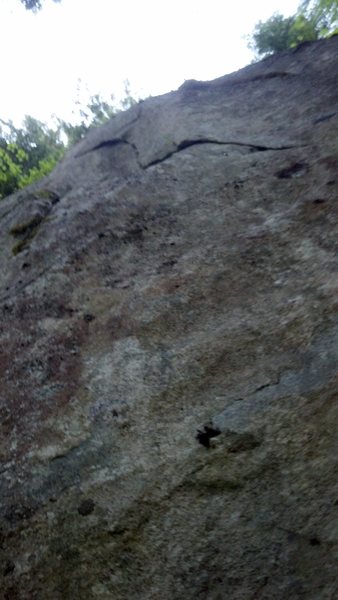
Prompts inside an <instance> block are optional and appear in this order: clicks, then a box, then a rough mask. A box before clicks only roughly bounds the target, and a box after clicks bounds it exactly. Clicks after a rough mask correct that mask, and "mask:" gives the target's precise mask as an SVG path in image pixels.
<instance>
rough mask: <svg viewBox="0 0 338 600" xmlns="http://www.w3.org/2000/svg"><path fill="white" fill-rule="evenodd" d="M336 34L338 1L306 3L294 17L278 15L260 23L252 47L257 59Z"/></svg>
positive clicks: (312, 1)
mask: <svg viewBox="0 0 338 600" xmlns="http://www.w3.org/2000/svg"><path fill="white" fill-rule="evenodd" d="M337 31H338V0H303V1H302V2H301V4H300V5H299V7H298V10H297V13H296V14H295V15H293V16H291V17H283V16H282V15H281V14H278V13H277V14H274V15H273V16H272V17H270V19H268V20H267V21H265V22H261V21H260V22H259V23H257V25H256V27H255V29H254V31H253V33H252V36H251V39H250V42H249V47H251V48H252V49H253V50H254V51H255V52H256V57H257V58H258V57H261V56H267V55H269V54H273V53H274V52H280V51H281V50H287V49H288V48H293V47H295V46H297V45H298V44H299V43H301V42H304V41H313V40H317V39H319V38H321V37H327V36H328V35H332V34H333V33H335V32H337Z"/></svg>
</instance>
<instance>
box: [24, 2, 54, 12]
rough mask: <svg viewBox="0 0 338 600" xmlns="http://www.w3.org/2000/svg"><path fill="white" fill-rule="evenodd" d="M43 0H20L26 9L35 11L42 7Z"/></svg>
mask: <svg viewBox="0 0 338 600" xmlns="http://www.w3.org/2000/svg"><path fill="white" fill-rule="evenodd" d="M60 1H61V0H53V2H60ZM42 2H43V0H21V3H22V4H23V5H24V7H25V8H27V10H33V11H37V10H40V8H41V7H42Z"/></svg>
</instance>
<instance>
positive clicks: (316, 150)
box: [0, 37, 338, 600]
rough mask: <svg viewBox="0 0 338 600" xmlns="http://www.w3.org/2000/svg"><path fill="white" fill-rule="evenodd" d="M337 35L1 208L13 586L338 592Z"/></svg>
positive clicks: (7, 523) (168, 100)
mask: <svg viewBox="0 0 338 600" xmlns="http://www.w3.org/2000/svg"><path fill="white" fill-rule="evenodd" d="M337 73H338V37H333V38H331V39H330V40H327V41H320V42H317V43H312V44H304V45H302V46H301V47H299V48H298V49H296V50H294V51H290V52H286V53H282V54H280V55H277V56H274V57H272V58H268V59H266V60H264V61H262V62H261V63H258V64H255V65H251V66H249V67H247V68H245V69H243V70H241V71H239V72H237V73H234V74H231V75H228V76H226V77H222V78H220V79H217V80H215V81H212V82H207V83H206V82H197V81H188V82H186V83H184V85H183V86H182V87H181V88H180V89H179V90H178V91H177V92H173V93H170V94H167V95H165V96H162V97H158V98H151V99H149V100H147V101H145V102H143V103H140V104H139V105H137V106H135V107H133V108H132V109H131V110H129V111H127V112H125V113H123V114H120V115H119V116H117V117H116V118H114V119H113V120H112V121H111V122H110V123H109V124H107V125H105V126H103V127H102V128H100V129H97V130H95V131H93V132H91V133H90V134H89V135H88V136H87V137H86V139H85V140H83V141H82V142H81V143H80V144H78V145H77V146H75V147H74V148H73V149H72V150H71V151H70V152H69V154H68V155H67V157H66V158H65V160H64V161H63V162H62V163H61V164H60V165H59V166H58V167H57V168H56V170H55V171H54V172H53V173H52V174H51V175H50V176H49V177H48V178H46V179H45V180H44V181H43V182H41V183H39V184H37V185H35V186H32V187H30V188H27V189H25V190H23V191H21V192H19V193H17V194H16V195H14V196H11V197H9V198H8V199H6V200H5V201H2V202H1V204H0V217H1V218H0V226H1V239H2V244H1V249H0V263H1V274H2V276H1V303H0V307H1V311H2V319H1V323H0V336H1V346H0V352H1V353H0V368H1V381H0V410H1V420H0V426H1V438H0V439H1V472H0V475H1V487H0V512H1V545H0V552H1V572H0V578H1V583H0V589H1V590H2V591H1V594H2V595H1V598H3V599H4V600H6V599H7V600H12V599H14V600H15V599H20V600H21V599H23V600H64V599H66V600H67V599H74V598H76V599H80V600H87V599H88V600H91V599H93V598H95V599H96V598H98V599H114V600H119V599H121V600H122V599H126V600H134V599H135V600H136V599H137V600H148V599H153V600H158V599H159V598H163V599H168V600H169V599H170V600H173V599H174V600H175V599H176V600H181V599H182V598H184V599H187V600H188V599H194V600H195V599H208V600H223V599H225V598H229V599H231V600H254V599H266V600H271V599H274V600H284V599H285V598H288V599H291V600H293V599H296V598H302V599H303V598H306V599H311V600H318V599H327V600H329V599H333V598H336V597H337V596H338V396H337V392H338V380H337V371H338V369H337V365H338V294H337V292H338V279H337V239H338V207H337V190H338V172H337V171H338V140H337V130H338V127H337V126H338V85H337Z"/></svg>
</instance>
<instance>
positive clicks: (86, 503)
mask: <svg viewBox="0 0 338 600" xmlns="http://www.w3.org/2000/svg"><path fill="white" fill-rule="evenodd" d="M94 508H95V502H94V500H92V499H91V498H88V499H87V500H83V502H81V504H80V505H79V506H78V509H77V512H78V513H79V514H80V515H82V516H83V517H86V516H87V515H90V514H91V513H92V512H93V510H94Z"/></svg>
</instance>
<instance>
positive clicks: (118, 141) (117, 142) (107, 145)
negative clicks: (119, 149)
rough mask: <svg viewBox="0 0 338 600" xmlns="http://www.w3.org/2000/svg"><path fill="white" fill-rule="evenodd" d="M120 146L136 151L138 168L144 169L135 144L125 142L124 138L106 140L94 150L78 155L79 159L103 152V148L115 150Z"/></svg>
mask: <svg viewBox="0 0 338 600" xmlns="http://www.w3.org/2000/svg"><path fill="white" fill-rule="evenodd" d="M120 144H125V145H127V146H130V147H131V148H132V149H133V150H134V153H135V157H136V161H137V164H138V166H139V167H140V169H144V167H143V165H141V163H140V160H139V153H138V150H137V147H136V146H135V144H133V143H132V142H129V141H128V140H124V139H123V138H116V139H112V140H105V141H103V142H100V143H99V144H97V145H96V146H93V148H90V149H89V150H86V151H85V152H81V154H78V155H77V157H78V158H80V157H82V156H85V155H86V154H89V152H94V151H95V150H101V148H113V147H114V146H119V145H120Z"/></svg>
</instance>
